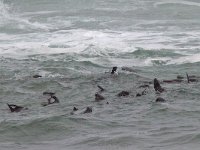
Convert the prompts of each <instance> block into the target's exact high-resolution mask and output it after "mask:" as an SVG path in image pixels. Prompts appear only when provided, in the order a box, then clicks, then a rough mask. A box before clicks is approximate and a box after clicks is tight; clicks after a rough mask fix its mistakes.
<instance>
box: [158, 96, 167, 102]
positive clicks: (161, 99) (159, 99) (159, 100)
mask: <svg viewBox="0 0 200 150" xmlns="http://www.w3.org/2000/svg"><path fill="white" fill-rule="evenodd" d="M156 102H166V100H165V99H164V98H162V97H158V98H157V99H156Z"/></svg>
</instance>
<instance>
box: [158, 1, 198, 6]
mask: <svg viewBox="0 0 200 150" xmlns="http://www.w3.org/2000/svg"><path fill="white" fill-rule="evenodd" d="M165 4H181V5H190V6H197V7H200V3H198V2H191V1H185V0H168V1H166V0H162V1H160V2H156V3H155V4H154V6H155V7H157V6H159V5H165Z"/></svg>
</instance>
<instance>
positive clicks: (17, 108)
mask: <svg viewBox="0 0 200 150" xmlns="http://www.w3.org/2000/svg"><path fill="white" fill-rule="evenodd" d="M122 70H128V71H130V72H135V70H133V69H130V68H128V67H124V68H122ZM110 74H111V75H114V74H117V67H116V66H115V67H113V68H112V71H111V72H110ZM186 76H187V82H188V83H190V82H197V81H198V79H197V78H200V77H197V76H189V75H188V74H187V73H186ZM40 77H42V76H40V75H34V76H33V78H40ZM183 79H184V77H182V76H177V79H173V80H163V83H180V82H182V81H183ZM149 83H151V82H149ZM153 85H154V90H155V91H156V92H158V93H162V92H164V91H165V89H164V88H163V87H161V85H160V82H159V81H158V79H157V78H155V79H154V80H153ZM97 87H98V88H99V89H100V91H99V92H97V93H95V101H96V102H100V101H102V100H105V98H104V96H102V95H101V94H100V93H102V92H103V91H105V89H104V88H103V87H102V86H100V85H97ZM149 87H150V86H149V84H145V85H141V86H139V88H145V89H144V90H143V91H142V92H141V93H137V94H136V97H139V96H142V95H146V93H147V92H146V88H149ZM43 95H46V96H49V98H48V99H47V103H46V102H45V103H42V106H47V105H50V104H54V103H59V102H60V101H59V99H58V98H57V97H56V96H55V93H54V92H43ZM129 95H130V92H129V91H121V92H119V93H118V94H117V96H118V97H125V96H129ZM155 102H166V100H165V99H163V98H162V97H158V98H157V99H156V100H155ZM106 104H109V102H107V103H106ZM7 106H8V107H9V109H10V111H11V112H20V111H21V110H23V109H28V108H25V107H23V106H18V105H14V104H7ZM78 110H79V109H78V108H76V107H74V108H73V111H72V112H71V114H74V112H76V111H78ZM91 112H92V107H86V109H85V110H84V111H83V112H82V113H83V114H85V113H91Z"/></svg>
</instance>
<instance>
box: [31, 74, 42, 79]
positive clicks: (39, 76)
mask: <svg viewBox="0 0 200 150" xmlns="http://www.w3.org/2000/svg"><path fill="white" fill-rule="evenodd" d="M41 77H42V76H41V75H38V74H36V75H33V78H41Z"/></svg>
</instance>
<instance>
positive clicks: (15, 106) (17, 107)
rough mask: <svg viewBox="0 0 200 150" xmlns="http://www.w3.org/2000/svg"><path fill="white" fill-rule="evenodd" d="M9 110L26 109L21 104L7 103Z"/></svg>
mask: <svg viewBox="0 0 200 150" xmlns="http://www.w3.org/2000/svg"><path fill="white" fill-rule="evenodd" d="M7 105H8V107H9V109H10V111H11V112H20V111H21V110H22V109H27V108H24V107H22V106H18V105H14V104H7Z"/></svg>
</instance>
